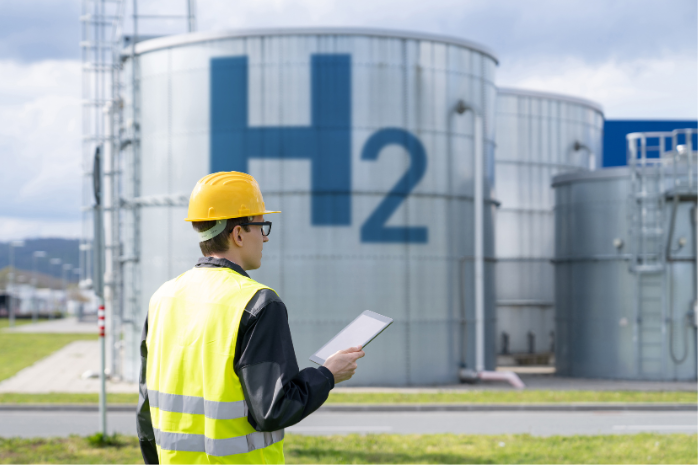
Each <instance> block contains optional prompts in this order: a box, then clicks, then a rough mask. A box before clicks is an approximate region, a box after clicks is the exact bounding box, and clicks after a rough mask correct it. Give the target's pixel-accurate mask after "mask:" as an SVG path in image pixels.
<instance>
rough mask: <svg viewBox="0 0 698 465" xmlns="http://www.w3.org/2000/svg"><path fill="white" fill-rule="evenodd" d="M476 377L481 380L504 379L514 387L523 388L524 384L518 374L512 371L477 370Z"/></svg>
mask: <svg viewBox="0 0 698 465" xmlns="http://www.w3.org/2000/svg"><path fill="white" fill-rule="evenodd" d="M477 377H478V378H480V379H481V380H483V381H506V382H507V383H509V384H511V385H512V386H514V387H515V388H516V389H523V388H525V387H526V385H525V384H524V383H523V381H521V378H519V375H517V374H516V373H514V372H513V371H479V372H478V373H477Z"/></svg>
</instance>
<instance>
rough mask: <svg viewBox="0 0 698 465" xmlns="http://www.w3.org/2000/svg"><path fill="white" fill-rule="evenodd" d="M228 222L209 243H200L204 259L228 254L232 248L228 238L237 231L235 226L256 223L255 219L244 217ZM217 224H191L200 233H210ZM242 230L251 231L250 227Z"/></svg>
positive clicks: (229, 219)
mask: <svg viewBox="0 0 698 465" xmlns="http://www.w3.org/2000/svg"><path fill="white" fill-rule="evenodd" d="M227 221H228V224H227V225H226V226H225V229H224V230H223V231H222V232H221V233H220V234H218V235H217V236H215V237H212V238H211V239H209V240H207V241H203V242H199V248H200V249H201V253H202V254H204V257H208V256H211V255H213V254H214V253H223V252H227V251H228V249H229V248H230V241H229V240H228V237H229V236H230V233H231V232H233V229H235V226H237V225H239V224H241V223H249V222H251V221H254V217H253V216H243V217H241V218H228V220H227ZM215 224H216V222H215V221H192V223H191V225H192V226H193V227H194V229H195V230H196V231H198V232H204V231H208V230H209V229H211V228H212V227H213V226H214V225H215ZM242 228H243V229H244V230H245V231H247V232H249V231H250V227H249V226H242Z"/></svg>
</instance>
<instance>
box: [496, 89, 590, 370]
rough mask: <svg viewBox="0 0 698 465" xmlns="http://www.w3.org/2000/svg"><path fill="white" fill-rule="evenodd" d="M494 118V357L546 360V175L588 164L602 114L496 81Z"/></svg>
mask: <svg viewBox="0 0 698 465" xmlns="http://www.w3.org/2000/svg"><path fill="white" fill-rule="evenodd" d="M496 118H497V122H496V124H497V129H496V141H497V149H496V152H495V158H496V165H495V166H496V174H495V179H496V182H497V185H496V197H497V199H498V200H500V201H501V206H500V207H499V208H498V209H497V214H496V224H497V227H496V251H497V353H499V354H501V355H502V356H501V357H500V362H501V363H507V362H508V364H512V363H521V364H546V363H548V362H549V361H551V356H552V354H553V352H554V343H553V340H554V339H553V334H554V329H555V307H554V305H553V300H554V297H553V295H554V292H553V281H554V280H553V265H552V262H551V260H552V259H553V244H554V226H553V206H554V197H553V190H552V188H551V187H550V182H551V180H552V178H553V176H555V175H557V174H560V173H565V172H570V171H573V172H577V171H586V170H588V169H590V168H591V169H593V168H594V165H595V164H596V163H597V160H600V157H601V146H602V136H603V113H602V110H601V107H600V106H599V105H598V104H596V103H594V102H590V101H587V100H583V99H579V98H575V97H570V96H566V95H558V94H550V93H543V92H533V91H528V90H522V89H505V88H500V89H498V94H497V116H496ZM507 359H508V360H507Z"/></svg>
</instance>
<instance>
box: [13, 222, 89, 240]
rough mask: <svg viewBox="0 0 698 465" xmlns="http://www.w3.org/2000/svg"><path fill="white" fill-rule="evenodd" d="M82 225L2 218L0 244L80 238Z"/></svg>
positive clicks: (79, 223)
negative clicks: (38, 238) (27, 240)
mask: <svg viewBox="0 0 698 465" xmlns="http://www.w3.org/2000/svg"><path fill="white" fill-rule="evenodd" d="M81 228H82V223H81V222H80V220H77V221H52V220H45V219H41V218H38V219H26V218H13V217H6V216H0V242H7V241H12V240H16V239H27V238H37V237H67V238H79V237H80V231H81V230H82V229H81Z"/></svg>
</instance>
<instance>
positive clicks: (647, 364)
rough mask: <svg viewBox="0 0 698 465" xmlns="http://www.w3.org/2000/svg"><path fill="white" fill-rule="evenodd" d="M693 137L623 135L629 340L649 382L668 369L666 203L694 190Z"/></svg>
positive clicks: (687, 132) (677, 134)
mask: <svg viewBox="0 0 698 465" xmlns="http://www.w3.org/2000/svg"><path fill="white" fill-rule="evenodd" d="M694 134H696V130H692V129H689V130H677V131H673V132H648V133H633V134H628V135H627V139H628V167H629V169H630V176H631V179H630V186H631V188H630V198H629V202H630V208H629V212H630V218H629V219H628V220H629V221H628V224H629V226H630V231H629V238H630V253H631V256H632V258H631V260H630V271H631V272H632V273H633V274H634V276H635V279H636V293H635V299H636V302H635V318H636V324H635V325H634V328H635V331H634V334H633V337H634V342H635V344H636V354H637V357H636V362H637V371H638V375H640V376H641V377H644V378H647V379H652V378H663V377H664V374H665V373H664V370H665V369H666V364H665V363H664V360H666V357H667V350H668V346H667V344H668V340H667V295H668V294H667V292H668V289H667V282H668V280H667V273H666V272H665V271H666V256H665V249H666V240H667V237H666V236H667V234H666V231H665V224H666V217H665V216H666V215H665V211H666V199H667V195H671V194H675V193H677V191H681V192H684V191H686V192H694V191H695V189H696V185H695V182H696V181H695V178H696V161H695V152H693V149H692V144H691V139H692V137H693V135H694ZM680 142H683V144H680ZM650 143H651V144H656V145H650Z"/></svg>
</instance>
